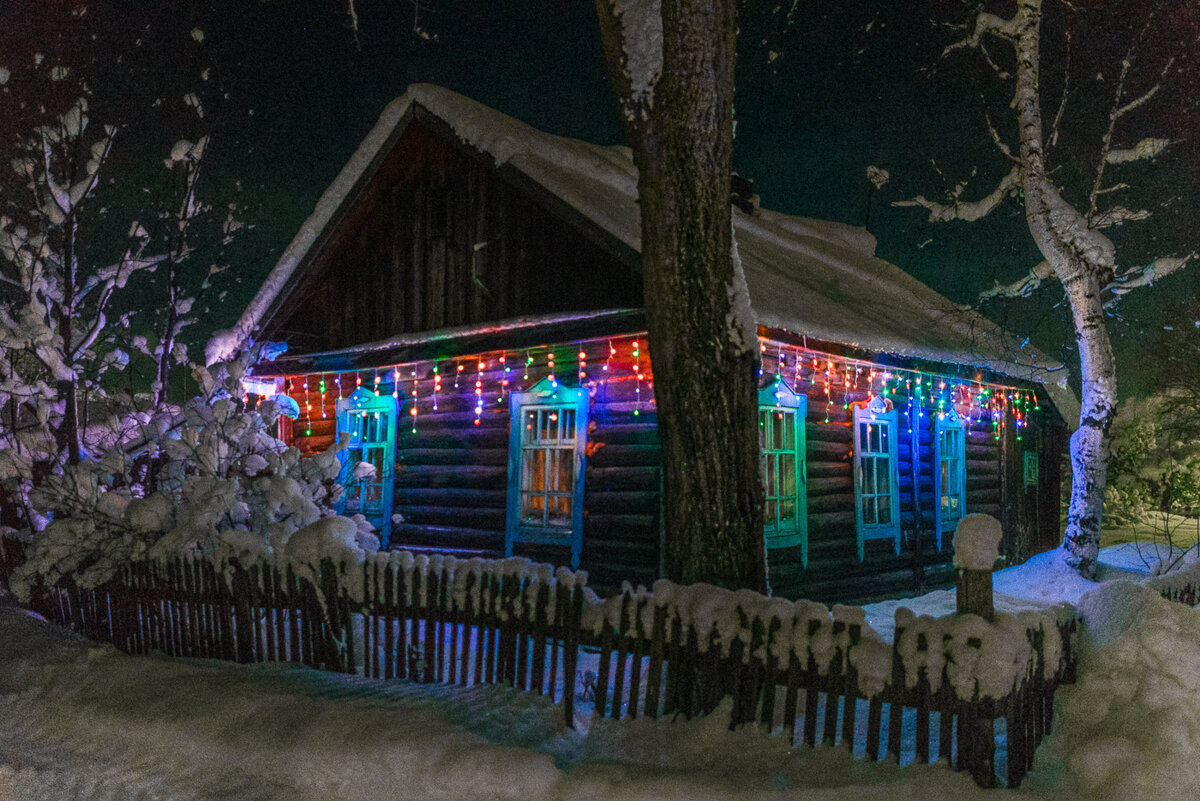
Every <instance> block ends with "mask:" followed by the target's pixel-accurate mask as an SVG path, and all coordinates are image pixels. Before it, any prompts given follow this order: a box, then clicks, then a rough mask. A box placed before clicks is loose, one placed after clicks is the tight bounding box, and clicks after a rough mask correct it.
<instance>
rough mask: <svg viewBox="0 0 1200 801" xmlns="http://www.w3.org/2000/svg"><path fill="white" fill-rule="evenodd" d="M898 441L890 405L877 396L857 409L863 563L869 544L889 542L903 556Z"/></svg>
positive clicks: (856, 470)
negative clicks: (897, 470)
mask: <svg viewBox="0 0 1200 801" xmlns="http://www.w3.org/2000/svg"><path fill="white" fill-rule="evenodd" d="M897 438H898V437H897V431H896V410H895V409H893V408H892V403H891V401H889V400H886V399H885V398H882V397H879V396H876V397H874V398H872V399H871V402H870V403H868V404H866V405H865V406H855V407H854V516H855V522H856V523H857V526H858V560H859V561H860V562H861V561H862V560H863V555H864V550H865V549H864V543H865V542H866V541H867V540H886V539H890V540H892V541H893V543H894V547H895V549H896V553H900V497H899V493H898V491H897V490H898V487H897V482H896V445H897Z"/></svg>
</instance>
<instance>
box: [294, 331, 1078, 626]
mask: <svg viewBox="0 0 1200 801" xmlns="http://www.w3.org/2000/svg"><path fill="white" fill-rule="evenodd" d="M633 342H634V339H633V336H631V335H623V336H619V337H616V338H615V339H613V340H608V339H603V340H591V341H587V342H584V343H578V342H575V343H563V344H561V345H559V346H556V347H553V348H550V349H545V348H542V349H536V350H534V351H531V352H529V353H530V354H531V355H532V356H533V358H534V364H532V365H530V366H529V368H528V377H526V370H525V367H524V365H525V361H526V358H527V355H526V352H525V351H509V352H507V353H506V354H503V355H504V356H505V362H504V363H501V362H500V361H499V356H500V355H501V354H498V353H492V354H485V355H484V356H483V357H474V356H472V357H465V358H461V359H458V360H457V361H456V360H452V359H451V360H444V361H440V362H438V363H437V365H438V368H439V370H440V371H441V374H442V375H443V376H444V377H443V379H442V382H441V387H442V390H441V391H440V392H438V393H436V394H437V395H438V398H437V404H438V408H437V410H436V411H434V410H433V408H432V406H433V402H434V394H435V393H434V391H433V386H434V381H433V373H432V369H433V366H434V363H432V362H426V363H421V364H420V365H418V366H417V371H418V374H417V376H416V378H417V383H416V388H417V395H416V396H413V395H412V388H413V384H412V373H411V370H412V367H411V366H405V367H402V368H401V370H402V372H401V376H402V380H401V382H400V389H399V399H400V401H401V409H400V411H401V414H400V418H401V419H400V423H399V425H398V432H399V433H398V435H397V449H396V453H397V470H396V494H395V511H396V512H398V513H400V514H401V515H403V516H404V522H403V523H402V524H400V525H398V526H396V527H394V529H393V532H392V542H393V544H395V545H402V546H404V547H408V548H415V549H418V550H422V549H424V550H431V551H432V550H437V551H446V552H450V553H457V554H462V555H483V556H498V555H502V553H503V549H504V528H505V508H506V504H507V498H508V496H507V465H508V441H509V439H508V438H509V432H508V421H509V403H508V392H509V391H520V390H521V389H522V388H524V387H528V386H532V385H533V383H535V382H536V381H537V380H539V379H540V378H542V377H543V376H544V375H546V374H547V371H548V359H547V357H548V355H549V354H550V353H551V352H553V353H554V354H555V356H556V359H557V362H556V374H557V375H558V377H559V379H560V380H561V381H562V382H563V383H564V384H565V385H567V386H575V385H577V384H578V369H579V368H578V358H577V354H578V353H579V352H580V351H581V350H582V351H583V352H584V353H585V354H586V357H587V358H586V364H585V367H584V369H585V371H586V373H587V375H586V376H585V378H584V384H585V385H587V386H589V390H590V393H591V406H590V411H589V432H588V447H587V467H586V475H585V498H584V510H585V511H584V531H583V554H582V563H581V567H582V568H583V569H586V570H588V571H589V573H590V574H591V576H592V583H593V584H594V585H596V586H599V587H601V588H612V587H616V586H619V585H620V582H621V581H622V580H628V581H631V582H633V583H635V584H636V583H639V582H641V583H645V584H649V583H650V582H651V581H653V580H654V579H655V578H657V577H658V576H659V575H660V554H661V547H660V539H661V536H662V533H661V514H660V506H659V489H660V481H661V471H660V468H659V458H660V456H659V446H658V433H657V416H656V413H655V408H654V404H653V383H652V373H651V370H650V365H649V359H648V358H647V357H646V356H644V355H643V356H641V357H640V359H639V360H638V362H637V364H640V372H641V375H642V378H641V380H640V381H639V380H638V379H637V373H638V370H637V369H635V362H634V360H633V356H632V353H633V347H632V343H633ZM610 343H611V346H612V347H614V348H616V350H617V351H618V353H617V355H616V357H610ZM641 344H642V348H643V350H642V351H641V352H642V353H645V350H644V348H645V342H644V340H643V341H641ZM480 359H482V360H483V361H484V364H485V367H484V368H483V370H477V365H478V363H479V361H480ZM606 362H607V363H608V367H609V369H608V370H605V369H604V367H605V365H606ZM459 364H461V365H463V367H464V369H463V370H462V371H461V372H459V371H458V370H457V365H459ZM772 366H773V365H771V364H770V362H769V361H768V364H767V365H766V370H765V373H766V374H765V375H764V377H763V380H764V381H770V380H773V375H771V367H772ZM505 367H507V368H508V372H507V373H505V371H504V370H505ZM477 373H478V375H477ZM357 375H360V376H362V377H363V381H364V386H371V385H372V384H373V374H372V373H359V374H357ZM354 376H355V374H344V378H343V390H342V391H343V394H349V392H350V391H352V389H353V387H354V384H355V381H354ZM381 376H382V379H381V383H380V387H381V391H383V392H391V391H392V378H391V376H392V373H391V369H390V368H388V369H386V370H384V371H383V372H382V373H381ZM506 376H507V380H508V381H509V385H508V386H507V387H505V386H503V385H502V381H503V380H505V378H506ZM455 377H457V381H458V384H459V386H458V387H457V388H456V387H455V386H454V384H455ZM785 378H787V379H788V381H789V384H791V385H793V386H794V387H795V388H796V389H797V390H798V391H800V392H803V393H805V394H806V395H807V396H808V417H807V420H806V424H805V434H806V461H807V465H806V469H807V472H806V475H807V500H808V564H807V567H805V566H804V565H803V564H802V560H801V551H800V548H799V547H791V548H780V549H774V550H772V551H770V552H769V562H770V569H771V575H770V582H771V587H772V590H773V592H774V593H775V594H777V595H781V596H784V597H790V598H798V597H804V598H810V599H813V600H821V601H840V602H861V601H865V600H872V599H879V598H881V597H888V596H893V597H899V596H904V595H912V594H914V593H921V592H925V591H928V590H930V589H937V588H942V587H950V586H953V583H954V571H953V566H952V564H951V561H952V558H953V551H952V547H951V546H952V540H953V535H952V534H951V533H947V534H945V535H944V537H943V543H942V548H941V549H940V550H939V549H938V547H937V541H936V533H935V527H934V513H935V509H936V505H935V503H936V502H935V497H934V485H933V481H934V478H933V476H934V461H933V457H934V452H933V451H934V449H933V430H932V415H933V412H931V411H929V410H926V411H925V413H924V414H923V415H917V414H916V407H915V406H914V408H913V416H914V418H915V419H914V420H913V421H912V432H911V433H910V430H909V421H908V419H907V414H906V413H907V409H908V397H907V396H906V395H904V394H903V392H901V393H900V394H895V395H890V396H889V397H891V399H892V401H893V403H894V405H895V407H896V408H897V410H898V411H899V415H898V427H897V430H898V431H897V432H898V434H899V442H898V449H897V452H898V463H897V472H898V475H899V482H898V488H899V493H900V520H901V533H902V548H901V552H900V553H899V554H896V553H895V551H894V549H893V544H892V541H891V540H886V541H885V540H876V541H868V542H867V543H866V555H865V558H864V560H863V561H862V562H859V560H858V557H857V544H856V543H857V538H856V529H855V514H854V483H853V465H854V459H853V451H852V433H853V432H852V427H851V420H852V410H851V408H850V405H851V404H853V403H856V402H863V401H866V400H867V398H868V395H867V392H866V382H865V381H859V386H860V388H859V389H854V388H850V389H845V388H844V387H843V386H841V385H838V386H836V387H835V388H834V389H833V390H832V391H831V393H830V394H829V395H828V396H827V395H826V394H825V391H824V387H823V385H822V384H821V383H820V382H814V381H813V380H812V376H811V375H810V376H809V377H808V378H807V379H806V378H804V377H801V378H800V379H799V380H798V381H797V380H796V379H795V377H794V376H792V375H789V374H787V373H785ZM326 380H327V387H330V386H332V383H331V379H330V378H329V377H327V378H326ZM476 380H479V381H480V382H481V385H482V399H483V403H482V412H481V413H480V414H479V415H478V416H477V415H476V413H475V404H476V396H475V394H474V386H475V381H476ZM291 382H292V386H293V392H294V391H295V388H296V387H298V386H301V381H300V380H298V379H297V378H295V377H293V378H292V379H291ZM318 382H319V377H318V376H309V378H308V385H309V389H310V397H312V394H311V393H312V389H313V388H314V387H316V386H317V385H318ZM876 387H877V388H878V384H877V385H876ZM414 397H415V399H416V407H417V409H418V414H417V415H416V417H415V420H414V418H413V416H412V415H411V414H409V412H410V410H411V409H412V407H413V399H414ZM298 400H299V401H300V404H301V408H302V409H304V408H305V400H304V397H303V394H302V393H301V394H300V396H299V397H298ZM312 403H313V408H314V410H315V411H314V416H313V419H311V420H309V421H306V420H303V419H302V420H300V421H297V422H296V423H295V424H293V427H294V429H295V430H296V432H297V433H298V434H299V436H297V437H296V439H295V440H294V441H295V444H296V445H297V446H298V447H300V448H301V449H303V450H310V451H311V450H318V449H321V448H323V447H326V446H328V445H329V444H331V443H332V441H333V434H334V424H333V411H332V410H333V404H334V403H335V401H334V399H333V398H327V408H328V412H327V417H325V418H324V419H321V418H319V417H318V416H317V415H318V414H319V409H320V406H319V401H316V400H314V401H312ZM962 411H963V410H961V409H960V412H962ZM963 416H964V419H965V420H966V436H965V448H966V452H965V460H966V488H965V489H966V512H967V513H972V512H984V513H987V514H991V515H993V516H996V517H998V518H1000V519H1001V521H1002V523H1003V524H1004V528H1005V542H1004V544H1003V549H1004V551H1003V552H1004V553H1005V555H1006V556H1008V557H1009V558H1011V559H1019V558H1025V557H1027V556H1029V555H1031V554H1032V553H1035V552H1037V551H1040V550H1044V549H1045V548H1046V547H1053V545H1054V544H1056V543H1057V539H1058V517H1057V513H1056V512H1057V509H1058V503H1059V496H1058V481H1059V473H1058V470H1057V465H1058V453H1059V451H1058V450H1057V449H1058V448H1060V447H1061V442H1062V436H1063V435H1062V432H1061V431H1060V430H1059V428H1057V427H1055V426H1054V425H1053V424H1051V423H1050V421H1051V420H1052V416H1051V415H1049V414H1044V415H1043V414H1041V413H1039V414H1037V415H1034V416H1032V417H1031V421H1030V424H1029V425H1028V426H1027V427H1026V428H1024V429H1023V430H1022V431H1021V439H1020V440H1018V439H1017V436H1016V435H1017V431H1016V427H1015V426H1014V425H1013V421H1012V418H1011V415H1010V416H1009V417H1008V419H1006V421H1005V423H1004V424H1003V425H1000V426H993V423H992V422H991V420H990V419H988V420H984V421H980V420H975V421H971V420H970V419H969V418H968V416H967V415H966V414H964V415H963ZM976 417H978V414H976ZM477 419H478V422H476V420H477ZM414 428H415V430H414ZM309 429H311V431H312V435H311V436H304V432H305V431H307V430H309ZM914 438H915V449H914ZM1027 451H1032V452H1035V453H1037V454H1038V455H1039V466H1040V479H1041V480H1040V482H1039V484H1037V485H1035V486H1031V487H1027V486H1025V485H1024V484H1023V459H1024V454H1025V453H1026V452H1027ZM914 453H915V455H916V459H915V460H914V458H913V456H914ZM914 477H915V481H914ZM517 553H518V554H520V555H525V556H530V557H533V558H535V559H538V560H546V561H551V562H554V563H556V564H565V563H567V562H568V561H569V553H568V551H567V549H566V548H565V547H564V548H560V549H556V548H554V547H549V546H533V545H526V546H520V545H518V551H517Z"/></svg>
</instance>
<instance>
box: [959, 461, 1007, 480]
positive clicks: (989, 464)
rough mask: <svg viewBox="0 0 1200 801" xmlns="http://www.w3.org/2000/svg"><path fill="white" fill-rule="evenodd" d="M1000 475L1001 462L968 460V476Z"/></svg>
mask: <svg viewBox="0 0 1200 801" xmlns="http://www.w3.org/2000/svg"><path fill="white" fill-rule="evenodd" d="M999 474H1000V463H999V462H996V461H993V460H991V459H967V475H968V476H993V475H999Z"/></svg>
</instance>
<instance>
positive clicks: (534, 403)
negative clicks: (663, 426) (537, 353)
mask: <svg viewBox="0 0 1200 801" xmlns="http://www.w3.org/2000/svg"><path fill="white" fill-rule="evenodd" d="M510 404H511V406H510V417H509V423H510V430H509V440H508V442H509V446H508V517H507V525H506V526H505V538H504V552H505V554H506V555H508V556H512V552H513V545H514V544H515V543H518V542H534V543H543V544H550V545H565V546H569V547H570V549H571V567H572V568H576V567H578V566H579V556H580V552H581V550H582V548H581V546H582V542H583V468H584V460H583V457H584V448H585V446H586V444H587V411H588V393H587V390H586V389H569V388H567V387H563V386H559V385H558V383H557V382H552V381H551V380H550V379H549V378H543V379H542V380H541V381H539V382H538V383H537V384H536V385H534V386H533V387H532V388H531V389H530V390H529V391H528V392H514V393H513V394H512V396H511V399H510Z"/></svg>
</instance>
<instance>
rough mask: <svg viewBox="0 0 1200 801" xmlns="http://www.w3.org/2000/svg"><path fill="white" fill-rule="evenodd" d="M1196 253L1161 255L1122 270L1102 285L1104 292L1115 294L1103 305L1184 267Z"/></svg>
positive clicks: (1109, 303)
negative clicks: (1140, 264) (1146, 262)
mask: <svg viewBox="0 0 1200 801" xmlns="http://www.w3.org/2000/svg"><path fill="white" fill-rule="evenodd" d="M1196 255H1197V254H1195V253H1189V254H1188V255H1186V256H1163V257H1160V258H1157V259H1155V260H1154V261H1152V262H1150V263H1149V264H1144V265H1142V266H1140V267H1130V268H1129V269H1127V270H1124V271H1123V272H1121V273H1120V274H1119V275H1117V276H1116V277H1115V278H1113V280H1112V281H1110V282H1109V283H1108V284H1107V285H1106V286H1105V287H1104V290H1105V291H1106V292H1111V293H1112V294H1113V295H1115V296H1116V297H1114V298H1113V299H1112V300H1110V301H1108V303H1106V304H1105V306H1109V305H1111V304H1112V303H1115V302H1116V300H1117V299H1118V298H1119V297H1120V296H1121V295H1124V294H1125V293H1127V292H1130V291H1131V290H1134V289H1137V288H1138V287H1142V286H1150V285H1152V284H1153V283H1154V282H1155V281H1157V280H1158V279H1159V278H1165V277H1166V276H1168V275H1170V274H1171V273H1173V272H1175V271H1176V270H1179V269H1181V268H1182V267H1184V266H1185V265H1186V264H1187V263H1188V262H1189V261H1191V260H1192V259H1194V258H1196Z"/></svg>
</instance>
